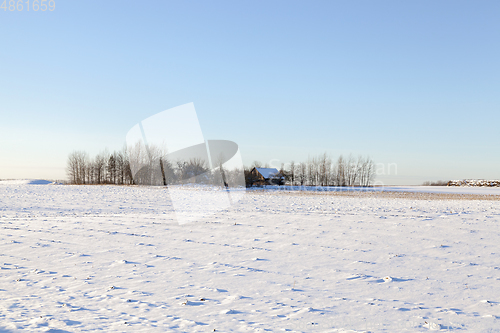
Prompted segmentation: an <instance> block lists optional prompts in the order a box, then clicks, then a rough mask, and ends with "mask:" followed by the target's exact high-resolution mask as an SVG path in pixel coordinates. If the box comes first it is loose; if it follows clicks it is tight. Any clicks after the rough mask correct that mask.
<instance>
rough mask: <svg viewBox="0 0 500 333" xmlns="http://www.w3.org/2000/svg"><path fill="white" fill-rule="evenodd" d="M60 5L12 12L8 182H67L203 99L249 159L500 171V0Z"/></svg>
mask: <svg viewBox="0 0 500 333" xmlns="http://www.w3.org/2000/svg"><path fill="white" fill-rule="evenodd" d="M0 2H1V1H0ZM55 5H56V9H55V10H54V11H45V12H41V11H38V12H35V11H33V9H31V10H30V11H29V12H28V11H26V8H24V10H23V11H17V10H15V11H9V9H8V8H7V10H6V11H4V10H3V9H0V28H1V32H2V33H1V34H0V179H5V178H49V179H64V178H65V177H66V175H65V167H66V159H67V156H68V154H69V153H70V152H71V151H73V150H85V151H88V152H89V153H90V154H91V155H93V154H95V153H97V152H99V151H100V150H103V149H104V148H108V149H109V150H111V151H112V150H115V149H120V148H122V146H123V145H124V142H125V136H126V133H127V132H128V130H129V129H131V128H132V127H133V126H134V125H135V124H137V123H138V122H139V121H141V120H143V119H144V118H147V117H149V116H151V115H154V114H156V113H158V112H160V111H163V110H166V109H169V108H172V107H175V106H178V105H182V104H185V103H189V102H193V103H194V105H195V107H196V111H197V113H198V117H199V121H200V124H201V128H202V131H203V134H204V136H205V138H206V139H226V140H232V141H235V142H236V143H238V144H239V146H240V150H241V154H242V157H243V160H244V163H245V164H247V165H250V164H251V163H252V162H253V161H254V160H259V161H261V162H262V163H270V164H271V165H275V166H278V165H279V164H280V163H281V162H290V161H291V160H294V161H304V160H306V159H307V157H308V156H309V155H311V156H312V155H318V154H320V153H323V152H325V151H326V152H328V153H329V154H331V155H332V157H334V158H337V157H338V155H340V154H344V155H349V154H350V153H352V154H353V155H356V156H357V155H360V154H362V155H370V156H371V157H372V158H373V160H374V161H375V162H376V163H380V164H379V167H380V168H379V173H380V174H379V175H378V180H379V181H380V182H383V183H384V184H420V183H422V182H423V181H425V180H438V179H443V180H448V179H461V178H496V179H498V178H500V154H499V152H500V148H499V143H500V134H499V124H500V93H499V92H500V66H499V64H500V42H499V41H500V19H499V18H500V2H498V1H456V0H454V1H445V0H440V1H400V0H398V1H386V0H384V1H372V0H370V1H334V0H328V1H289V0H288V1H278V0H273V1H254V0H252V1H234V0H230V1H217V0H214V1H206V0H203V1H180V0H179V1H88V0H86V1H69V0H55ZM25 6H26V3H25ZM389 164H391V165H392V169H391V172H390V174H389V172H388V170H387V167H388V165H389ZM395 165H397V171H396V169H395V168H394V166H395ZM382 167H384V168H382ZM384 169H385V170H384Z"/></svg>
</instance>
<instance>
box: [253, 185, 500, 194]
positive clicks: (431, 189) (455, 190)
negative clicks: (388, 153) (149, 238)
mask: <svg viewBox="0 0 500 333" xmlns="http://www.w3.org/2000/svg"><path fill="white" fill-rule="evenodd" d="M249 190H257V191H259V190H267V191H307V192H311V191H312V192H344V191H350V192H352V191H356V192H415V193H449V194H478V195H500V187H459V186H377V187H340V186H289V185H283V186H278V185H266V186H259V187H251V188H249Z"/></svg>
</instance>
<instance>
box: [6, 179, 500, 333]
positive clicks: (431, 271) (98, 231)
mask: <svg viewBox="0 0 500 333" xmlns="http://www.w3.org/2000/svg"><path fill="white" fill-rule="evenodd" d="M189 193H192V194H190V195H192V196H196V195H197V192H196V191H191V192H189ZM439 198H440V197H438V196H436V197H430V196H429V197H426V196H425V195H423V196H422V197H418V196H412V197H409V198H401V197H398V196H394V197H390V196H380V197H378V196H377V195H371V196H369V195H363V193H360V195H359V196H356V195H347V196H345V195H339V194H338V193H333V194H332V193H330V194H329V193H301V192H290V193H287V192H262V191H251V192H248V193H246V194H245V196H244V199H243V200H242V201H241V202H239V203H238V204H236V205H235V206H233V207H232V208H231V209H230V210H225V211H223V212H221V213H220V214H218V215H216V216H213V217H211V218H208V219H206V220H204V221H202V222H196V223H190V224H185V225H179V224H178V223H176V220H175V216H174V212H173V210H172V206H171V205H170V204H169V199H168V192H167V191H165V189H162V188H147V187H125V186H63V185H33V184H31V185H30V184H26V183H22V182H21V183H15V182H14V183H12V182H10V183H6V182H4V183H3V184H2V183H0V226H1V229H0V331H2V332H17V331H19V330H25V331H46V332H80V331H95V330H101V331H106V332H108V331H109V332H111V331H112V332H169V331H172V332H212V331H214V330H215V331H217V332H229V331H241V332H261V331H269V332H277V331H290V332H404V331H407V332H420V331H428V330H437V331H471V332H498V331H499V330H500V288H499V285H500V260H499V259H500V228H499V222H500V201H499V200H498V198H497V200H472V199H470V200H468V199H466V198H463V197H462V198H461V199H457V198H451V199H450V198H447V199H445V200H442V199H439ZM475 199H477V198H475ZM490 199H491V198H490Z"/></svg>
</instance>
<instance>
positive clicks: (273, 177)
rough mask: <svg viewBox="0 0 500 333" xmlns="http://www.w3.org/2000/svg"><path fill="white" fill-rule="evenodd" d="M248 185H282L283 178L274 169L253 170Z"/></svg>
mask: <svg viewBox="0 0 500 333" xmlns="http://www.w3.org/2000/svg"><path fill="white" fill-rule="evenodd" d="M250 176H251V184H250V185H259V186H262V185H283V184H284V182H285V177H283V175H282V174H281V173H280V172H279V171H278V169H275V168H253V169H252V171H250Z"/></svg>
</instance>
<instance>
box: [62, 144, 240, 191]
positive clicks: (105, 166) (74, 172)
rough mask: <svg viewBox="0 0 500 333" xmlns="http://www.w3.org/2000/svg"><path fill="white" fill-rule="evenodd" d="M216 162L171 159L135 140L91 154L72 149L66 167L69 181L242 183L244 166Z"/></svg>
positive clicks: (153, 183) (163, 153)
mask: <svg viewBox="0 0 500 333" xmlns="http://www.w3.org/2000/svg"><path fill="white" fill-rule="evenodd" d="M215 162H216V165H214V166H213V169H210V168H209V166H208V163H207V162H206V161H205V159H203V158H199V157H190V158H187V159H176V160H175V161H171V160H170V159H169V158H168V156H167V153H166V150H164V149H160V148H158V147H156V146H148V147H146V146H144V145H141V144H137V145H135V146H133V147H128V149H127V148H124V149H123V150H121V151H115V152H113V153H109V152H107V151H104V152H101V153H99V154H97V156H95V157H94V158H91V157H90V156H89V154H88V153H86V152H84V151H74V152H72V153H71V154H70V155H69V156H68V162H67V170H66V171H67V175H68V180H69V182H70V183H72V184H116V185H171V184H185V183H197V184H212V185H223V186H226V187H227V186H229V185H231V186H244V183H243V182H244V179H243V176H242V175H243V170H238V169H235V170H227V169H226V168H225V167H224V166H223V165H222V162H217V161H215Z"/></svg>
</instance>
